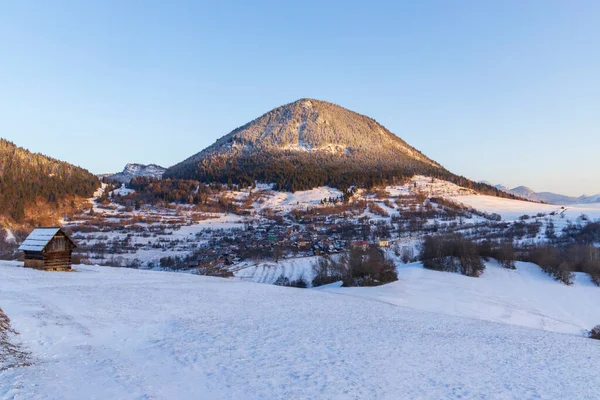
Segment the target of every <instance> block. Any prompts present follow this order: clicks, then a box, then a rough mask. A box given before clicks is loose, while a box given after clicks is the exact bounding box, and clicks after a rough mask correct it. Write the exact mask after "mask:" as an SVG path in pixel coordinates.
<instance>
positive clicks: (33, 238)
mask: <svg viewBox="0 0 600 400" xmlns="http://www.w3.org/2000/svg"><path fill="white" fill-rule="evenodd" d="M59 230H60V228H36V229H34V230H33V231H32V232H31V233H30V234H29V236H27V239H25V241H24V242H23V244H21V246H19V250H20V251H42V250H44V247H46V245H47V244H48V242H50V240H51V239H52V238H53V237H54V235H56V234H57V233H58V231H59Z"/></svg>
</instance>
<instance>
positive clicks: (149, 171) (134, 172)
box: [104, 163, 166, 183]
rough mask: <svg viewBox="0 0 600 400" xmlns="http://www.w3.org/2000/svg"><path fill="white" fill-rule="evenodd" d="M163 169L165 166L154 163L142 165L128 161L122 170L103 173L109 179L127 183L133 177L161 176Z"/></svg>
mask: <svg viewBox="0 0 600 400" xmlns="http://www.w3.org/2000/svg"><path fill="white" fill-rule="evenodd" d="M165 170H166V169H165V168H163V167H161V166H160V165H156V164H149V165H143V164H136V163H129V164H127V165H126V166H125V168H123V171H121V172H118V173H116V174H112V175H110V174H108V175H104V177H106V179H108V180H111V181H117V182H121V183H129V182H130V181H131V180H132V179H133V178H137V177H141V176H143V177H149V178H161V177H162V176H163V174H164V173H165Z"/></svg>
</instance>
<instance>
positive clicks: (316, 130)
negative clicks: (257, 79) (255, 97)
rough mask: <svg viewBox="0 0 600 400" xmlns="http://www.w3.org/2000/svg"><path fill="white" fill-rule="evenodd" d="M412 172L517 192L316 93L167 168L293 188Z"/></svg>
mask: <svg viewBox="0 0 600 400" xmlns="http://www.w3.org/2000/svg"><path fill="white" fill-rule="evenodd" d="M414 175H425V176H431V177H436V178H440V179H444V180H447V181H450V182H454V183H456V184H459V185H461V186H465V187H468V188H472V189H475V190H477V191H479V192H481V193H484V194H490V195H493V196H499V197H511V198H515V196H513V195H511V194H508V193H505V192H502V191H500V190H498V189H497V188H494V187H492V186H490V185H486V184H482V183H476V182H473V181H471V180H469V179H466V178H464V177H461V176H457V175H455V174H452V173H451V172H449V171H448V170H446V169H445V168H444V167H442V166H441V165H440V164H439V163H437V162H435V161H433V160H431V159H430V158H428V157H426V156H425V155H424V154H423V153H421V152H420V151H418V150H417V149H415V148H414V147H412V146H410V145H409V144H408V143H406V142H405V141H404V140H402V139H401V138H399V137H398V136H396V135H394V134H393V133H392V132H390V131H389V130H387V129H386V128H385V127H384V126H382V125H381V124H379V123H378V122H377V121H375V120H374V119H372V118H369V117H367V116H364V115H361V114H358V113H356V112H353V111H350V110H348V109H345V108H343V107H340V106H338V105H336V104H332V103H328V102H324V101H320V100H314V99H300V100H298V101H295V102H293V103H290V104H286V105H284V106H281V107H278V108H276V109H274V110H271V111H269V112H268V113H266V114H264V115H262V116H260V117H259V118H257V119H255V120H254V121H251V122H249V123H248V124H246V125H244V126H242V127H240V128H237V129H235V130H233V131H232V132H231V133H229V134H227V135H225V136H223V137H222V138H220V139H219V140H217V142H216V143H215V144H213V145H212V146H210V147H208V148H206V149H205V150H203V151H201V152H200V153H198V154H196V155H193V156H191V157H190V158H188V159H187V160H185V161H183V162H181V163H179V164H177V165H175V166H173V167H171V168H169V169H168V170H167V171H166V172H165V174H164V177H165V178H179V179H195V180H199V181H202V182H213V181H218V182H221V183H236V184H240V185H242V186H245V185H251V184H252V183H253V182H254V181H255V180H256V181H259V182H265V183H275V185H276V186H275V187H276V189H279V190H288V191H296V190H307V189H311V188H314V187H318V186H332V187H338V188H340V189H345V188H348V187H350V186H354V185H355V186H360V187H367V188H368V187H372V186H376V185H382V184H386V183H388V184H389V183H396V182H401V181H403V180H404V179H406V178H410V177H412V176H414Z"/></svg>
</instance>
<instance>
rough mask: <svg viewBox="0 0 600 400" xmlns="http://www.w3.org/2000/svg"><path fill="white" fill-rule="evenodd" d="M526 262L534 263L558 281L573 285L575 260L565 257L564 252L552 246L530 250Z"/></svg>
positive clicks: (542, 246) (541, 246) (526, 255)
mask: <svg viewBox="0 0 600 400" xmlns="http://www.w3.org/2000/svg"><path fill="white" fill-rule="evenodd" d="M524 258H525V261H529V262H532V263H534V264H537V265H539V266H540V268H541V269H542V270H543V271H544V272H546V273H547V274H548V275H550V276H552V277H553V278H554V279H556V280H557V281H560V282H563V283H564V284H566V285H572V284H573V272H572V271H573V268H574V265H575V263H574V260H572V259H569V258H568V257H566V256H565V253H564V251H562V250H561V249H560V248H558V247H554V246H551V245H540V246H536V247H533V248H530V249H528V251H527V252H526V253H525V257H524Z"/></svg>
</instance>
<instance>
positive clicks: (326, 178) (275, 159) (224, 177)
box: [164, 150, 518, 199]
mask: <svg viewBox="0 0 600 400" xmlns="http://www.w3.org/2000/svg"><path fill="white" fill-rule="evenodd" d="M415 175H425V176H431V177H434V178H438V179H442V180H446V181H449V182H452V183H455V184H457V185H459V186H463V187H466V188H469V189H473V190H476V191H478V192H479V193H482V194H488V195H492V196H498V197H505V198H512V199H517V198H518V197H516V196H514V195H512V194H509V193H506V192H503V191H501V190H498V189H496V188H494V187H492V186H490V185H486V184H483V183H477V182H473V181H471V180H469V179H467V178H465V177H462V176H457V175H455V174H452V173H451V172H449V171H447V170H445V169H443V168H440V167H437V166H434V165H431V164H428V163H425V162H423V161H420V160H417V159H413V158H410V157H408V156H402V155H398V154H396V153H392V152H382V153H381V154H378V156H377V157H373V156H371V155H370V154H368V153H361V152H358V151H357V152H351V153H350V154H346V155H336V154H331V153H326V152H306V153H303V152H297V151H284V150H277V151H276V150H271V151H264V152H254V153H239V154H228V153H227V154H223V153H207V154H205V155H204V156H203V157H202V158H200V159H198V160H197V161H193V162H192V161H189V162H183V163H181V164H178V165H176V166H174V167H171V168H169V169H168V170H167V171H166V172H165V175H164V177H165V178H172V179H193V180H198V181H200V182H220V183H222V184H237V185H240V187H247V186H250V185H252V184H253V183H254V182H255V181H258V182H266V183H274V184H275V189H277V190H284V191H291V192H295V191H298V190H309V189H312V188H315V187H320V186H330V187H335V188H339V189H341V190H342V191H345V190H347V189H348V188H350V187H352V186H358V187H362V188H366V189H371V188H373V187H376V186H381V185H388V184H391V185H394V184H402V183H405V182H406V181H407V180H408V179H410V178H412V177H413V176H415Z"/></svg>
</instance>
